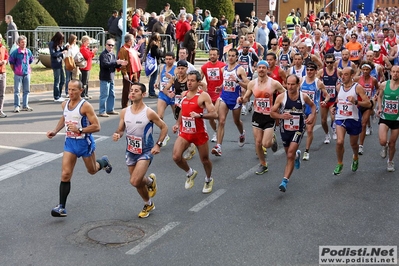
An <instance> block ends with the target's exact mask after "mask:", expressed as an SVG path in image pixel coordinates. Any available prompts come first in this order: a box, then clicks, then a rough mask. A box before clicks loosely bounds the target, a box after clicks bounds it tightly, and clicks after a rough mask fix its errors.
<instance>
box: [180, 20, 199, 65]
mask: <svg viewBox="0 0 399 266" xmlns="http://www.w3.org/2000/svg"><path fill="white" fill-rule="evenodd" d="M196 28H197V23H196V22H195V21H192V22H191V29H190V30H189V31H187V32H186V34H185V35H184V41H183V47H186V48H187V51H188V61H189V62H190V63H191V64H193V65H194V62H195V51H196V49H197V47H198V38H197V32H196Z"/></svg>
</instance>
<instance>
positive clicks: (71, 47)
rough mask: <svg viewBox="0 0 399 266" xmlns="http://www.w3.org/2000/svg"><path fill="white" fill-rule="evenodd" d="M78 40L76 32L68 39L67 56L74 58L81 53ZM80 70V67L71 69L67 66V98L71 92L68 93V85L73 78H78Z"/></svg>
mask: <svg viewBox="0 0 399 266" xmlns="http://www.w3.org/2000/svg"><path fill="white" fill-rule="evenodd" d="M77 40H78V37H77V36H76V35H75V34H70V35H69V39H68V43H67V45H68V52H67V54H66V56H71V57H72V58H75V56H76V55H77V54H78V53H79V46H78V45H77V44H76V42H77ZM78 72H79V73H80V70H79V68H78V67H76V68H75V69H74V70H73V71H69V70H67V69H66V68H65V95H66V97H67V98H69V93H68V85H69V81H71V79H76V77H77V76H79V75H78Z"/></svg>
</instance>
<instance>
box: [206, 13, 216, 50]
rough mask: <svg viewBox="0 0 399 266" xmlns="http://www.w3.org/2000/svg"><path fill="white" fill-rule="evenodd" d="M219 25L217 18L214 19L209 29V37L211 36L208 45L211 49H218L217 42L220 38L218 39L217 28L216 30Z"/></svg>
mask: <svg viewBox="0 0 399 266" xmlns="http://www.w3.org/2000/svg"><path fill="white" fill-rule="evenodd" d="M217 23H218V19H217V18H212V20H211V24H210V27H209V32H208V35H209V38H208V39H209V41H208V43H209V47H210V48H216V47H217V45H218V44H217V43H218V42H217V41H218V38H217V34H216V33H217V28H216V25H217Z"/></svg>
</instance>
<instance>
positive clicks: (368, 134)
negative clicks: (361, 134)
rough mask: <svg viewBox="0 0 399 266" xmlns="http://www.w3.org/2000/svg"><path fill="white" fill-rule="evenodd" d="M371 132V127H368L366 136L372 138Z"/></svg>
mask: <svg viewBox="0 0 399 266" xmlns="http://www.w3.org/2000/svg"><path fill="white" fill-rule="evenodd" d="M371 132H372V129H371V127H369V126H367V127H366V136H370V135H371Z"/></svg>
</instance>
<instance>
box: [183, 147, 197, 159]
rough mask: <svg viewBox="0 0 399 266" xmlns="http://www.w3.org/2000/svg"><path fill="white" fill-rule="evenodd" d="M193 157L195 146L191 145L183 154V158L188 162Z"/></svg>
mask: <svg viewBox="0 0 399 266" xmlns="http://www.w3.org/2000/svg"><path fill="white" fill-rule="evenodd" d="M194 155H195V145H194V143H191V144H190V146H189V147H188V148H187V149H186V150H185V151H184V152H183V158H184V159H185V160H186V161H188V160H191V159H192V158H193V156H194Z"/></svg>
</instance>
